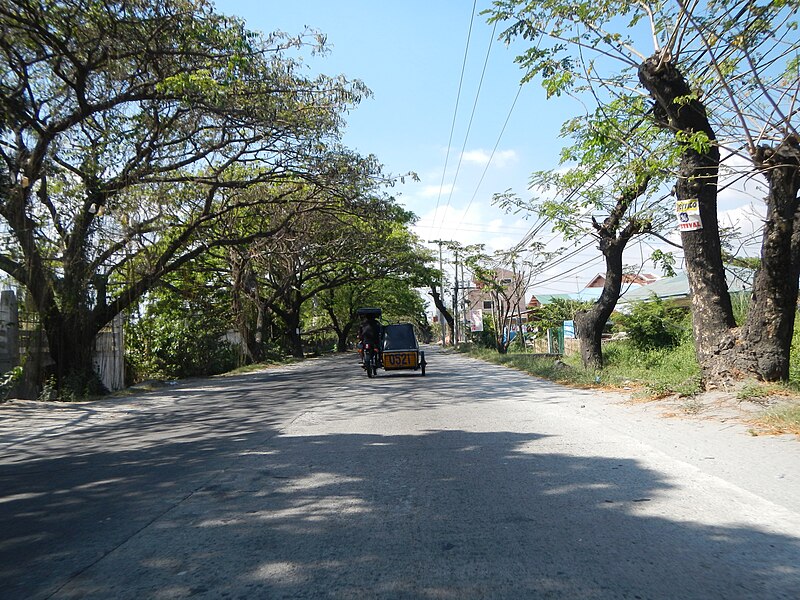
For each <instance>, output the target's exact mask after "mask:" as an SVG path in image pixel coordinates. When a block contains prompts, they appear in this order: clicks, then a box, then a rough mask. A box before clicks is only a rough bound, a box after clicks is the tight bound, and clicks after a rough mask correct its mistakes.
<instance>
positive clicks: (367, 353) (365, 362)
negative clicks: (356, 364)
mask: <svg viewBox="0 0 800 600" xmlns="http://www.w3.org/2000/svg"><path fill="white" fill-rule="evenodd" d="M360 352H361V366H362V367H363V368H364V370H365V371H366V372H367V377H375V375H377V374H378V349H377V348H376V347H375V346H374V345H373V344H372V343H370V342H364V343H363V347H362V348H361V350H360Z"/></svg>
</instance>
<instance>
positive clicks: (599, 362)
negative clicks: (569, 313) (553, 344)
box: [575, 240, 627, 369]
mask: <svg viewBox="0 0 800 600" xmlns="http://www.w3.org/2000/svg"><path fill="white" fill-rule="evenodd" d="M626 243H627V240H619V241H617V242H616V243H614V244H613V245H611V246H610V247H609V248H608V249H606V250H604V252H603V253H604V254H605V257H606V281H605V284H604V285H603V291H602V292H601V293H600V298H598V300H597V302H595V303H594V305H593V306H592V307H591V308H590V309H589V310H580V311H578V312H577V313H576V315H575V328H576V329H577V335H578V341H579V342H580V346H581V361H582V362H583V366H584V368H586V369H600V368H602V367H603V348H602V342H603V329H604V328H605V326H606V323H607V322H608V318H609V317H610V316H611V313H612V312H614V308H615V307H616V306H617V300H619V294H620V291H621V290H622V252H623V250H624V248H625V244H626Z"/></svg>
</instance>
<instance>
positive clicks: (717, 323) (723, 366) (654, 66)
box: [639, 54, 736, 382]
mask: <svg viewBox="0 0 800 600" xmlns="http://www.w3.org/2000/svg"><path fill="white" fill-rule="evenodd" d="M639 80H640V82H641V83H642V85H643V86H644V87H645V89H647V91H648V92H649V93H650V95H651V96H652V97H653V98H654V99H655V102H656V104H655V107H654V109H655V110H654V114H655V116H656V119H657V120H658V122H659V125H660V126H662V127H664V128H667V129H670V130H672V131H674V132H675V133H676V134H677V133H680V132H682V133H684V134H686V135H690V136H691V135H696V134H704V135H705V137H706V138H707V142H708V143H707V145H706V146H705V147H703V145H702V144H698V145H690V144H687V145H686V146H685V147H684V149H683V152H682V155H681V160H680V167H679V175H678V181H677V183H676V185H675V195H676V198H677V199H678V200H696V201H697V203H698V206H699V210H700V219H701V221H702V229H698V230H693V231H682V232H681V242H682V244H683V250H684V256H685V258H686V271H687V276H688V279H689V289H690V292H691V306H692V331H693V334H694V341H695V352H696V354H697V360H698V362H699V364H700V368H701V370H702V373H703V380H704V381H705V382H710V381H715V380H717V379H719V378H721V377H722V378H726V377H727V376H728V374H727V373H726V371H729V366H730V357H729V352H730V350H731V349H732V348H733V347H734V346H735V333H734V328H735V326H736V322H735V320H734V317H733V307H732V305H731V299H730V295H729V294H728V286H727V283H726V281H725V269H724V265H723V263H722V244H721V242H720V236H719V224H718V222H717V178H718V173H719V148H718V147H717V145H716V143H715V140H716V137H715V134H714V131H713V129H712V128H711V124H710V123H709V121H708V116H707V114H706V110H705V106H704V105H703V104H702V103H701V102H700V101H699V100H697V99H696V98H695V97H694V95H693V93H692V90H691V88H690V87H689V84H688V82H687V81H686V79H685V78H684V76H683V74H682V73H681V72H680V71H679V70H678V69H677V68H676V66H675V65H674V64H672V63H671V62H669V61H666V60H663V58H662V56H661V55H660V54H656V55H655V56H652V57H650V58H648V59H647V60H646V61H644V62H643V63H642V64H641V65H639ZM720 355H726V356H728V357H727V358H725V359H723V360H719V358H718V357H719V356H720Z"/></svg>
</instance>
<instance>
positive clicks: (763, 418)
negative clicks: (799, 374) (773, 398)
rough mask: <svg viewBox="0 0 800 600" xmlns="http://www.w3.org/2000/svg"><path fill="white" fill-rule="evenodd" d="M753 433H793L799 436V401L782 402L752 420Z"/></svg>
mask: <svg viewBox="0 0 800 600" xmlns="http://www.w3.org/2000/svg"><path fill="white" fill-rule="evenodd" d="M752 424H753V428H751V430H750V432H751V433H752V434H753V435H760V434H762V433H765V434H767V435H780V434H785V433H789V434H795V435H798V436H800V402H797V401H795V402H783V403H781V404H779V405H778V406H774V407H772V408H768V409H767V410H766V411H765V412H763V413H762V414H761V415H759V416H757V417H756V418H754V419H753V420H752Z"/></svg>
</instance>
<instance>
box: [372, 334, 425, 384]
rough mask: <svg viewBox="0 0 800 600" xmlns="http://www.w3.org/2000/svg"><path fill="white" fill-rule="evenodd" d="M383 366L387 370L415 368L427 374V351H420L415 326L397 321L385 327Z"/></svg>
mask: <svg viewBox="0 0 800 600" xmlns="http://www.w3.org/2000/svg"><path fill="white" fill-rule="evenodd" d="M382 356H383V368H384V370H386V371H396V370H400V369H413V370H414V371H417V370H418V371H420V372H421V373H422V375H423V376H424V375H425V365H426V362H425V353H424V352H422V351H420V349H419V344H418V343H417V338H416V336H415V335H414V326H413V325H412V324H411V323H397V324H394V325H385V326H384V327H383V353H382Z"/></svg>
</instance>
